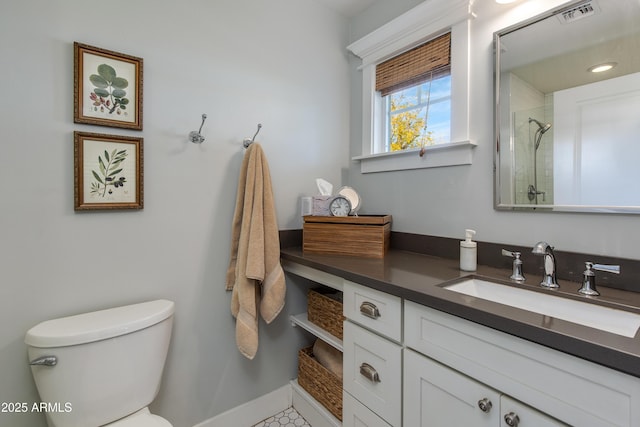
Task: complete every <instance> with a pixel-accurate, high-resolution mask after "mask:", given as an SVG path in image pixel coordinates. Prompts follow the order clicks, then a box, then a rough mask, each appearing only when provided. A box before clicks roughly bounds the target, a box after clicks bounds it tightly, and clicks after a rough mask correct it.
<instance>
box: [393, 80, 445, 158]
mask: <svg viewBox="0 0 640 427" xmlns="http://www.w3.org/2000/svg"><path fill="white" fill-rule="evenodd" d="M384 98H385V101H386V102H385V105H386V117H387V126H386V128H387V147H386V151H387V152H389V151H399V150H406V149H410V148H421V147H424V146H429V145H435V144H442V143H447V142H451V137H450V136H451V75H446V76H441V77H438V78H434V79H433V80H432V81H427V82H425V83H421V84H418V85H415V86H412V87H409V88H406V89H403V90H400V91H397V92H394V93H391V94H389V95H387V96H386V97H384Z"/></svg>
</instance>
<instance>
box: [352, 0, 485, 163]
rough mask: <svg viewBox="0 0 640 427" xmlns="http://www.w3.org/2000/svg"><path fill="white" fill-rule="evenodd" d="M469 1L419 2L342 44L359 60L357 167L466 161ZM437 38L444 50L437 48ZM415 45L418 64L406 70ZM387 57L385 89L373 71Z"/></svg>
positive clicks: (469, 144)
mask: <svg viewBox="0 0 640 427" xmlns="http://www.w3.org/2000/svg"><path fill="white" fill-rule="evenodd" d="M471 3H472V2H471V1H469V0H428V1H425V2H423V3H421V4H419V5H418V6H416V7H415V8H413V9H411V10H410V11H408V12H407V13H405V14H403V15H401V16H399V17H398V18H396V19H394V20H393V21H391V22H389V23H387V24H385V25H384V26H382V27H380V28H379V29H377V30H375V31H374V32H372V33H371V34H369V35H367V36H365V37H363V38H362V39H360V40H358V41H356V42H355V43H352V44H351V45H350V46H349V47H348V49H349V50H350V51H351V52H353V53H354V54H355V55H357V56H358V57H360V58H361V59H362V65H361V67H360V70H361V71H362V81H363V94H362V95H363V99H362V111H363V117H362V119H363V121H362V123H363V129H362V139H363V141H362V154H361V155H360V156H357V157H355V158H354V159H355V160H359V161H360V164H361V171H362V172H363V173H367V172H381V171H389V170H402V169H416V168H429V167H440V166H450V165H461V164H470V163H471V160H472V149H473V147H475V144H474V143H473V142H472V141H470V139H469V113H468V112H469V106H468V99H469V46H470V43H469V26H470V22H469V20H470V19H471V18H472V17H473V13H472V12H471ZM438 44H440V45H445V46H446V49H445V50H443V51H439V50H438V49H436V50H435V51H438V52H440V53H439V54H436V53H434V46H435V45H438ZM421 50H422V51H421ZM416 52H418V59H419V60H418V61H417V65H415V64H414V65H415V68H413V69H412V70H411V71H410V72H406V73H405V71H406V70H405V69H403V67H405V66H406V65H407V64H409V63H410V62H411V61H412V60H413V58H411V55H413V54H414V53H416ZM424 52H427V53H426V54H425V53H424ZM420 54H425V55H426V59H425V58H420ZM389 64H392V65H393V66H392V67H391V68H397V69H399V70H400V73H399V75H400V77H399V81H400V83H397V82H396V83H392V84H391V85H390V88H389V87H385V86H386V85H387V83H385V82H382V83H381V80H382V79H386V78H387V77H386V76H382V77H381V76H380V74H381V71H380V70H384V69H385V68H387V65H389ZM405 68H406V67H405ZM408 68H412V67H408ZM394 71H395V70H394ZM402 75H404V77H405V78H402ZM396 77H397V76H396ZM392 80H393V79H392ZM394 120H395V121H397V122H400V124H399V128H400V129H398V128H396V129H395V130H394V126H393V125H394ZM401 132H406V133H407V134H406V135H404V136H400V137H399V135H398V134H399V133H401ZM403 138H404V139H403ZM398 148H400V149H398Z"/></svg>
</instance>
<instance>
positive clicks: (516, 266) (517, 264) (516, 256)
mask: <svg viewBox="0 0 640 427" xmlns="http://www.w3.org/2000/svg"><path fill="white" fill-rule="evenodd" d="M502 255H503V256H510V257H512V258H513V272H512V273H513V274H511V277H509V279H511V280H513V281H514V282H518V283H522V282H524V281H525V278H524V274H522V260H521V259H520V255H521V253H520V252H512V251H508V250H506V249H503V250H502Z"/></svg>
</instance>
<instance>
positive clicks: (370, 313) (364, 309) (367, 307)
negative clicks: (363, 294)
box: [360, 301, 380, 319]
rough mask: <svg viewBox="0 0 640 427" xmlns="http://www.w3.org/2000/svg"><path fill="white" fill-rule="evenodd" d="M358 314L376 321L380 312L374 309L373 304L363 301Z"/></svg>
mask: <svg viewBox="0 0 640 427" xmlns="http://www.w3.org/2000/svg"><path fill="white" fill-rule="evenodd" d="M360 313H362V314H364V315H365V316H367V317H370V318H372V319H377V318H378V317H380V310H378V307H376V305H375V304H374V303H372V302H369V301H365V302H363V303H362V304H360Z"/></svg>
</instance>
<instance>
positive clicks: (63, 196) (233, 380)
mask: <svg viewBox="0 0 640 427" xmlns="http://www.w3.org/2000/svg"><path fill="white" fill-rule="evenodd" d="M74 41H78V42H82V43H86V44H90V45H93V46H97V47H101V48H105V49H110V50H114V51H117V52H122V53H126V54H130V55H134V56H139V57H142V58H143V59H144V130H143V131H142V132H136V131H127V130H120V129H116V128H109V127H99V126H90V125H81V124H74V123H73V42H74ZM347 41H348V21H347V19H346V18H344V17H341V16H339V15H338V14H336V13H334V12H332V11H330V10H328V9H326V8H325V7H323V6H321V5H319V4H318V3H316V2H313V1H310V0H302V1H300V0H270V1H268V2H266V1H260V0H215V1H201V0H183V1H179V2H158V1H153V0H137V1H134V2H131V1H126V0H113V1H110V2H108V3H104V2H96V1H86V0H26V1H21V2H18V1H11V2H9V1H6V2H2V4H1V5H0V53H1V56H2V73H1V74H0V75H1V76H2V77H1V78H0V94H1V95H0V99H1V100H0V147H1V152H0V195H1V197H2V209H1V210H0V224H1V226H0V227H1V228H0V230H1V231H0V401H2V402H28V403H32V402H34V401H36V400H37V399H38V397H37V394H36V390H35V386H34V384H33V380H32V378H31V373H30V371H29V368H28V366H27V354H26V347H25V345H24V343H23V339H24V334H25V332H26V331H27V330H28V329H29V328H30V327H32V326H34V325H36V324H37V323H39V322H41V321H44V320H47V319H52V318H56V317H60V316H65V315H70V314H75V313H78V312H84V311H91V310H95V309H100V308H107V307H111V306H115V305H120V304H128V303H133V302H139V301H144V300H151V299H154V298H168V299H171V300H174V301H175V302H176V316H175V328H174V334H173V341H172V345H171V349H170V354H169V358H168V362H167V365H166V371H165V378H164V382H163V386H162V389H161V392H160V395H159V397H158V399H157V401H156V403H155V404H154V405H153V407H152V409H153V410H155V411H156V412H157V413H159V414H161V415H163V416H165V417H166V418H167V419H169V420H170V421H171V422H172V423H173V425H174V426H175V427H191V426H193V425H194V424H196V423H198V422H201V421H203V420H205V419H208V418H210V417H212V416H214V415H216V414H218V413H221V412H223V411H224V410H227V409H229V408H232V407H235V406H237V405H239V404H241V403H244V402H246V401H249V400H251V399H253V398H255V397H257V396H260V395H263V394H265V393H267V392H269V391H272V390H274V389H276V388H278V387H280V386H282V385H284V384H286V383H287V382H288V381H289V379H291V378H294V377H295V376H296V367H297V363H296V356H297V355H296V349H297V348H298V347H300V346H301V342H300V341H301V340H302V339H303V338H304V334H302V333H301V332H300V331H299V330H297V329H294V328H292V327H291V326H290V324H289V322H288V321H287V316H288V313H286V312H285V313H282V314H281V315H280V317H279V318H278V319H277V320H276V322H275V324H272V325H269V326H266V325H265V324H264V323H261V325H260V330H261V336H260V338H261V343H260V344H261V345H260V349H259V351H258V355H257V356H256V358H255V359H254V360H253V361H248V360H245V359H244V358H243V357H242V356H241V355H240V353H239V352H238V351H237V349H236V347H235V338H234V325H235V323H234V321H233V319H232V317H231V315H230V311H229V302H230V297H231V295H230V294H229V293H226V292H225V291H224V278H225V272H226V265H227V263H228V259H229V258H228V257H229V242H230V231H229V230H230V225H231V217H232V214H233V208H234V203H235V194H236V186H237V179H238V172H239V166H240V162H241V160H242V155H243V148H242V139H243V138H246V137H251V136H252V135H253V133H254V132H255V129H256V125H257V123H262V124H263V125H264V127H263V128H262V131H261V133H260V135H259V137H258V140H259V141H261V143H262V145H263V147H264V150H265V152H266V155H267V158H268V159H269V162H270V166H271V172H272V179H273V187H274V191H275V198H276V203H277V210H278V219H279V226H280V228H281V229H296V228H300V227H301V221H300V218H299V214H298V213H299V206H298V198H299V196H300V195H303V194H312V192H313V191H314V189H315V181H314V180H315V178H316V177H320V176H322V177H324V178H326V179H328V180H330V181H332V182H334V183H336V184H338V183H339V182H340V180H341V178H342V173H343V170H344V169H345V168H346V167H347V165H348V145H347V143H346V141H347V140H348V138H349V114H350V111H349V97H348V93H349V65H348V58H347V54H346V52H345V49H344V47H345V46H346V44H347ZM202 113H207V114H208V117H209V118H208V119H207V121H206V123H205V125H204V128H203V129H202V132H203V134H204V136H205V138H206V141H205V142H204V144H202V145H195V144H192V143H190V142H188V141H187V135H188V133H189V132H190V131H192V130H194V129H198V127H199V125H200V116H201V114H202ZM74 130H80V131H92V132H99V133H106V134H119V135H135V136H142V137H144V144H145V145H144V156H145V157H144V184H145V188H144V189H145V203H144V210H142V211H136V212H122V211H120V212H88V213H75V212H74V210H73V131H74ZM303 298H304V294H303V293H302V291H298V290H297V288H295V287H290V292H289V295H288V303H287V310H288V311H294V312H295V311H300V307H301V304H302V299H303ZM72 403H73V402H72ZM0 425H2V426H12V427H41V426H44V425H45V422H44V417H43V416H42V415H41V414H7V413H0Z"/></svg>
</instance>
